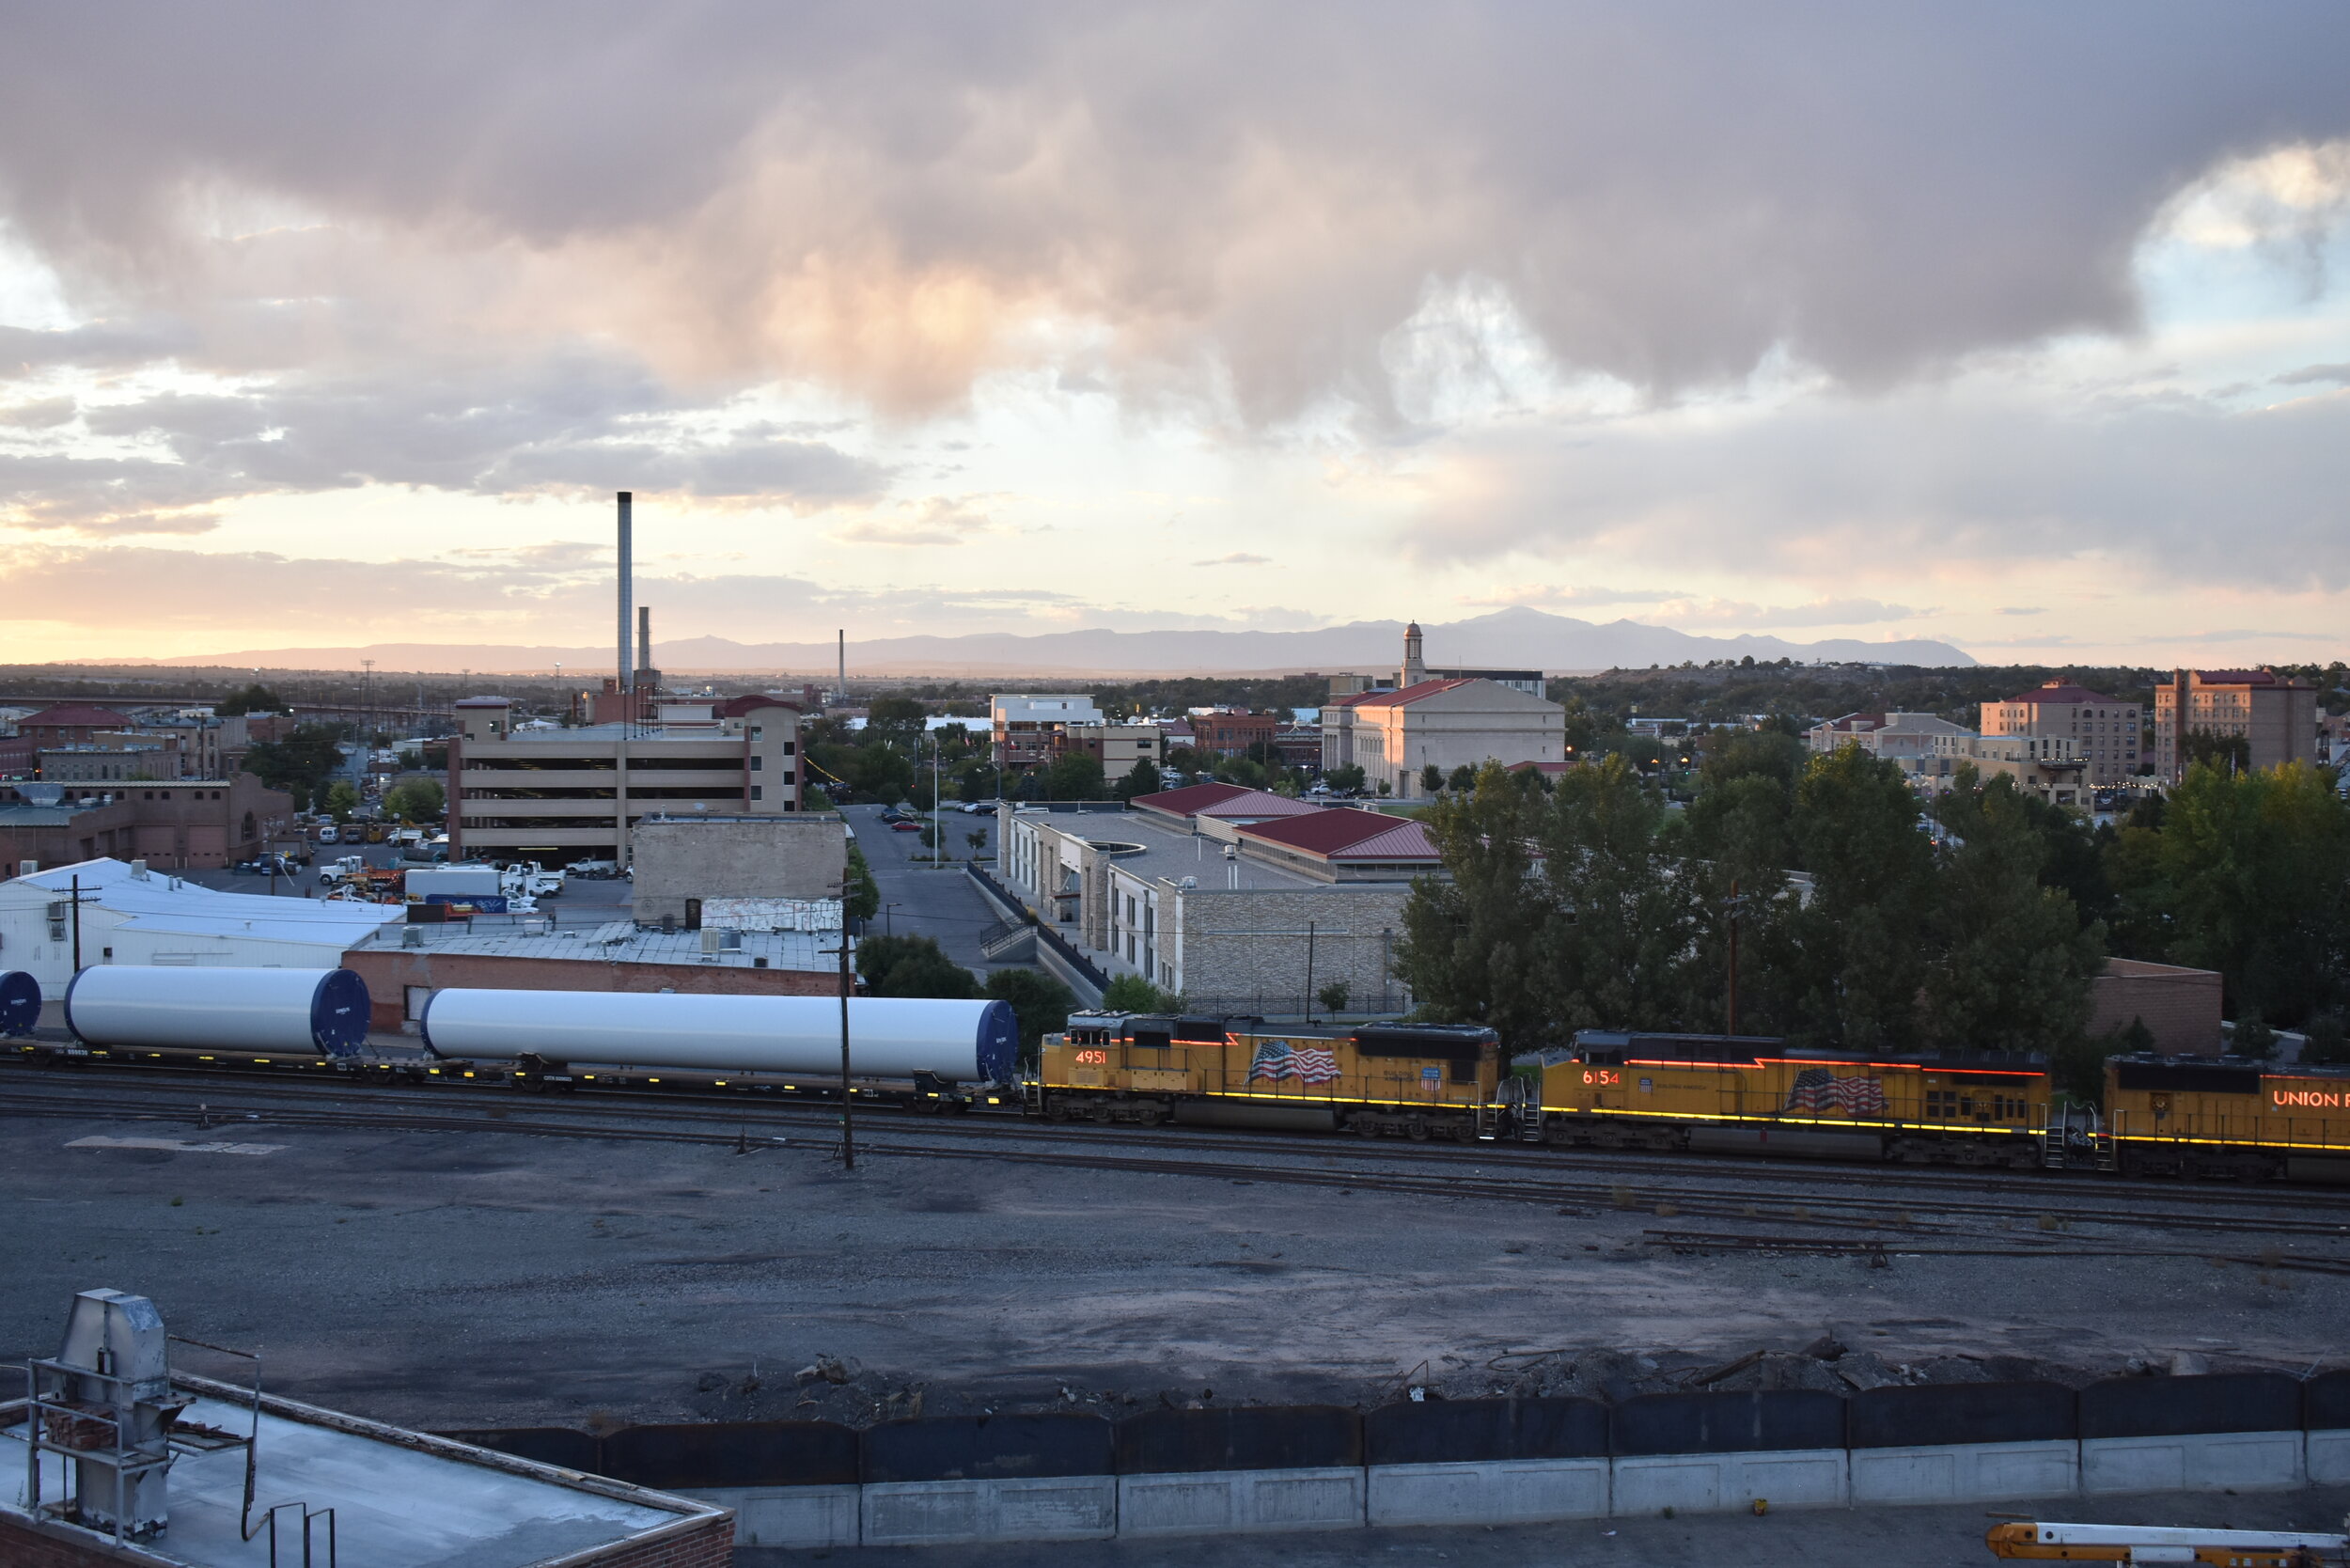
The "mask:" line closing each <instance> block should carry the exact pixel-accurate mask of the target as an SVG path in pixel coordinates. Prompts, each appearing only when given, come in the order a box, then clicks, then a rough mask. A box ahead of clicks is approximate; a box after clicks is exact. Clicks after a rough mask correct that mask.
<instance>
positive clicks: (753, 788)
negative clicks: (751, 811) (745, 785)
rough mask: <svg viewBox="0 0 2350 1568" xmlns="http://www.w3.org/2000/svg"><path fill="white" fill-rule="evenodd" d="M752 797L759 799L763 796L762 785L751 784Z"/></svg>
mask: <svg viewBox="0 0 2350 1568" xmlns="http://www.w3.org/2000/svg"><path fill="white" fill-rule="evenodd" d="M751 798H752V799H753V800H758V799H760V798H761V797H760V786H758V785H756V784H754V785H752V786H751Z"/></svg>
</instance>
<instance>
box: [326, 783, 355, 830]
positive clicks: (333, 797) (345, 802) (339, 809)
mask: <svg viewBox="0 0 2350 1568" xmlns="http://www.w3.org/2000/svg"><path fill="white" fill-rule="evenodd" d="M325 804H326V810H327V812H328V814H329V815H331V816H333V817H334V819H335V820H336V821H337V822H338V823H347V822H349V821H350V820H351V813H352V811H354V810H356V809H358V806H359V792H358V791H357V790H356V789H354V788H353V787H352V785H351V784H350V783H349V782H348V781H346V780H344V779H340V778H338V779H337V780H336V781H335V782H334V783H332V784H330V785H328V786H327V790H326V803H325Z"/></svg>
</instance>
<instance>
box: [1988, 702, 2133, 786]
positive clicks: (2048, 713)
mask: <svg viewBox="0 0 2350 1568" xmlns="http://www.w3.org/2000/svg"><path fill="white" fill-rule="evenodd" d="M1982 732H1983V733H1984V734H1985V735H2031V736H2037V737H2042V738H2046V739H2064V740H2070V741H2072V742H2073V750H2074V755H2075V756H2076V757H2078V758H2079V759H2080V760H2082V761H2083V762H2085V763H2087V764H2088V768H2087V782H2088V783H2089V785H2090V787H2091V788H2092V789H2094V788H2097V787H2099V786H2105V787H2107V788H2110V787H2111V786H2113V785H2116V784H2120V783H2122V782H2123V781H2124V780H2126V779H2128V778H2130V777H2132V776H2135V775H2136V774H2138V773H2139V770H2140V769H2141V768H2146V767H2148V766H2149V764H2150V761H2151V758H2152V755H2153V754H2152V753H2151V752H2149V751H2148V750H2147V749H2146V747H2145V745H2144V744H2143V738H2144V710H2143V709H2141V708H2139V705H2138V704H2137V703H2135V702H2124V701H2123V700H2122V699H2121V698H2113V697H2107V696H2105V695H2104V694H2103V693H2100V692H2093V691H2091V690H2090V689H2089V688H2088V687H2087V686H2076V685H2074V684H2073V683H2072V682H2069V681H2050V682H2047V683H2046V684H2045V685H2043V686H2039V687H2036V688H2035V689H2033V690H2031V691H2028V692H2018V693H2017V694H2016V695H2014V696H2013V697H2011V698H2007V699H2006V700H2005V701H2001V702H1986V703H1984V704H1983V705H1982Z"/></svg>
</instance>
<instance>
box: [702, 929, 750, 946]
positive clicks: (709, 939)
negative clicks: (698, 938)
mask: <svg viewBox="0 0 2350 1568" xmlns="http://www.w3.org/2000/svg"><path fill="white" fill-rule="evenodd" d="M742 950H743V933H741V932H739V931H721V930H720V929H719V928H718V927H716V926H704V927H702V951H704V952H706V953H739V952H741V951H742Z"/></svg>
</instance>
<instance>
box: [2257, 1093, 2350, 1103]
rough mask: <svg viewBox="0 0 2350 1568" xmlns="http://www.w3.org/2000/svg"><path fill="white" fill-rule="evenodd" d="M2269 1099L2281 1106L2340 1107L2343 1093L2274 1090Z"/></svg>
mask: <svg viewBox="0 0 2350 1568" xmlns="http://www.w3.org/2000/svg"><path fill="white" fill-rule="evenodd" d="M2268 1098H2269V1099H2270V1100H2271V1101H2273V1102H2274V1103H2275V1104H2277V1105H2307V1106H2319V1105H2341V1104H2342V1093H2341V1091H2340V1090H2330V1089H2272V1090H2269V1091H2268Z"/></svg>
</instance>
